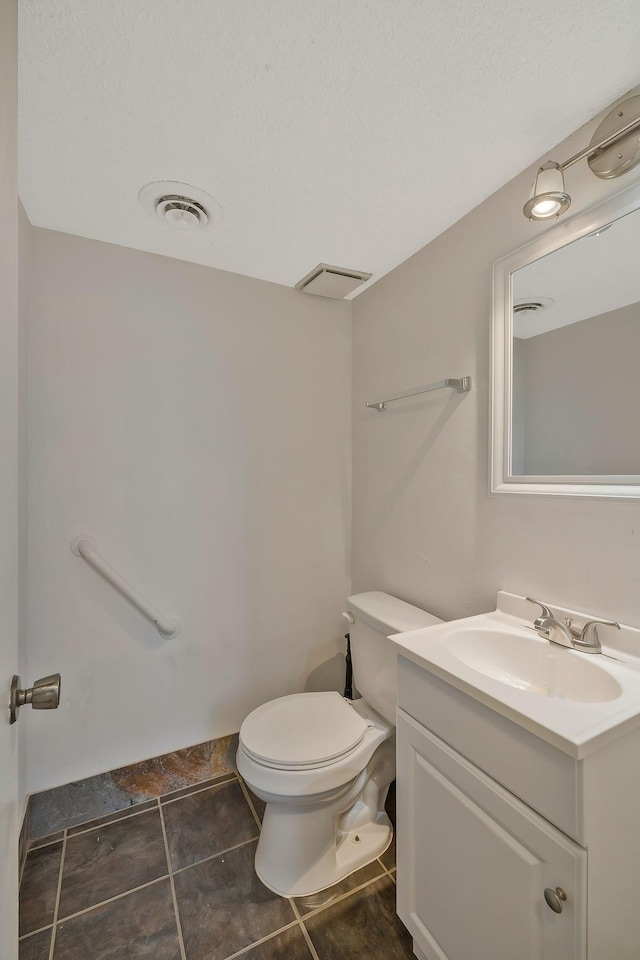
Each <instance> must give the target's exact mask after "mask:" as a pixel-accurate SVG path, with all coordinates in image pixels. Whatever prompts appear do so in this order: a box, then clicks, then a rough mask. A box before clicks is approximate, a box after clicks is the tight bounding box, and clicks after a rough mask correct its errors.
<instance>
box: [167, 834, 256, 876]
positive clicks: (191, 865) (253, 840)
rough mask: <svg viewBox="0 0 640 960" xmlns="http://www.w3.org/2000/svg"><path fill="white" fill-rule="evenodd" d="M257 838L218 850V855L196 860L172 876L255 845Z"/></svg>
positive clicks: (180, 868) (214, 854) (174, 872)
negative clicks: (249, 845) (250, 844)
mask: <svg viewBox="0 0 640 960" xmlns="http://www.w3.org/2000/svg"><path fill="white" fill-rule="evenodd" d="M257 839H258V838H257V837H250V838H249V839H248V840H243V841H242V843H236V845H235V847H227V848H226V849H225V850H219V851H218V853H212V854H211V855H210V856H208V857H203V858H202V860H196V862H195V863H188V864H187V866H186V867H179V868H178V869H177V870H174V871H173V876H174V877H175V876H176V875H177V874H179V873H184V871H185V870H191V868H192V867H199V866H200V864H201V863H206V862H207V860H215V859H216V857H223V856H224V855H225V853H231V851H232V850H239V849H240V847H246V846H247V844H248V843H255V842H256V840H257Z"/></svg>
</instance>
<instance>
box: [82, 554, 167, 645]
mask: <svg viewBox="0 0 640 960" xmlns="http://www.w3.org/2000/svg"><path fill="white" fill-rule="evenodd" d="M71 551H72V552H73V553H74V554H75V555H76V557H82V559H83V560H86V561H87V563H88V564H90V566H92V567H93V568H94V570H97V571H98V573H100V574H102V576H103V577H104V579H105V580H106V581H107V582H108V583H110V584H111V586H112V587H115V589H116V590H118V591H119V592H120V593H121V594H122V595H123V597H126V598H127V600H129V601H130V602H131V603H132V604H133V605H134V607H137V608H138V610H139V611H140V612H141V613H143V614H144V615H145V617H147V618H148V619H149V620H151V622H152V623H154V624H155V625H156V627H157V629H158V633H159V634H160V636H161V637H164V638H165V640H170V639H171V638H172V637H177V635H178V634H179V633H180V630H181V629H182V624H181V623H180V621H179V620H176V618H175V617H163V616H162V614H161V613H159V612H158V611H157V610H156V609H155V607H154V606H152V605H151V604H150V603H149V601H148V600H145V598H144V597H143V596H141V594H139V593H138V591H137V590H136V589H135V588H134V587H132V586H131V584H130V583H129V581H128V580H125V578H124V577H121V576H120V574H119V573H118V572H117V570H114V569H113V567H112V566H111V564H110V563H108V562H107V561H106V560H105V559H104V557H101V556H100V554H99V553H98V544H97V542H96V540H95V537H87V536H79V537H75V538H74V539H73V540H72V541H71Z"/></svg>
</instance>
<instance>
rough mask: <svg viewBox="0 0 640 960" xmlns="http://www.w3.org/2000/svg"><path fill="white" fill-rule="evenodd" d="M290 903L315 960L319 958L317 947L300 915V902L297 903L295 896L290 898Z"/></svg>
mask: <svg viewBox="0 0 640 960" xmlns="http://www.w3.org/2000/svg"><path fill="white" fill-rule="evenodd" d="M289 903H290V904H291V907H292V909H293V912H294V913H295V915H296V917H297V918H298V924H299V926H300V929H301V930H302V935H303V937H304V939H305V940H306V942H307V946H308V947H309V951H310V953H311V956H312V957H313V960H319V957H318V954H317V953H316V948H315V947H314V945H313V941H312V939H311V937H310V935H309V931H308V930H307V928H306V927H305V925H304V923H303V922H302V917H301V916H300V911H299V910H298V904H297V903H296V901H295V899H294V898H293V897H291V898H290V900H289Z"/></svg>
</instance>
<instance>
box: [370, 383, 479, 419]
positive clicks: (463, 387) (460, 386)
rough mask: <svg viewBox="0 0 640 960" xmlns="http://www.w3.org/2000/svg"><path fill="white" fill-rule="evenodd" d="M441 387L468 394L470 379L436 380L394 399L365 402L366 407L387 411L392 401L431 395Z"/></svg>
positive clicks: (398, 395) (400, 394)
mask: <svg viewBox="0 0 640 960" xmlns="http://www.w3.org/2000/svg"><path fill="white" fill-rule="evenodd" d="M443 387H453V389H454V390H457V391H458V392H459V393H468V392H469V390H471V377H460V379H459V380H455V379H453V378H452V377H447V379H446V380H438V382H437V383H427V384H426V385H425V386H424V387H416V388H415V390H407V391H406V393H397V394H396V395H395V396H394V397H386V398H385V399H384V400H367V406H368V407H372V408H373V409H374V410H378V412H380V411H382V410H386V409H387V404H388V403H393V401H394V400H404V398H405V397H415V396H417V395H418V394H419V393H431V391H432V390H442V388H443Z"/></svg>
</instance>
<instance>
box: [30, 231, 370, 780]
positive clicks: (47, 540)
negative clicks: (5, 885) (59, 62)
mask: <svg viewBox="0 0 640 960" xmlns="http://www.w3.org/2000/svg"><path fill="white" fill-rule="evenodd" d="M31 294H32V295H31V302H30V333H29V383H30V393H29V468H30V487H29V574H30V581H29V607H28V622H29V638H30V650H29V676H30V677H31V678H33V677H37V676H41V675H42V674H46V673H48V672H50V671H54V670H59V671H60V672H61V673H62V683H63V687H62V700H63V703H62V705H61V709H60V710H59V711H58V712H57V714H43V713H40V714H35V713H31V715H30V716H29V718H28V720H29V734H30V742H29V759H30V763H29V766H30V779H29V789H30V790H31V791H34V790H38V789H41V788H44V787H47V786H52V785H56V784H60V783H66V782H69V781H72V780H74V779H76V778H80V777H85V776H88V775H90V774H93V773H96V772H99V771H102V770H108V769H111V768H114V767H117V766H119V765H121V764H126V763H129V762H132V761H135V760H140V759H143V758H145V757H148V756H154V755H157V754H161V753H163V752H166V751H169V750H172V749H176V748H178V747H181V746H185V745H188V744H192V743H197V742H200V741H202V740H206V739H208V738H211V737H218V736H222V735H224V734H227V733H231V732H233V731H236V730H238V729H239V727H240V723H241V721H242V719H243V717H244V716H245V715H246V714H247V712H248V711H250V710H251V709H252V708H253V707H255V706H257V705H258V704H259V703H261V702H263V701H264V700H266V699H267V698H271V697H275V696H279V695H284V694H286V693H290V692H294V691H297V690H301V689H303V687H304V686H305V684H307V683H308V684H309V685H313V684H317V685H320V686H322V685H323V684H324V683H328V682H331V680H333V682H334V683H335V684H336V686H340V684H341V683H343V682H344V679H343V676H344V675H343V658H342V656H338V652H339V651H341V650H342V645H343V640H342V634H343V633H344V629H343V626H342V624H343V621H342V620H341V616H340V614H341V611H342V610H343V609H344V602H345V597H346V596H347V594H348V592H349V532H350V366H351V342H350V312H351V307H350V304H349V303H344V302H342V303H341V302H333V301H329V300H325V299H322V298H319V297H310V296H308V295H305V294H302V293H299V292H297V291H295V290H291V289H287V288H285V287H281V286H277V285H274V284H269V283H265V282H262V281H257V280H251V279H247V278H244V277H240V276H236V275H233V274H229V273H223V272H221V271H216V270H213V269H208V268H206V267H201V266H195V265H193V264H189V263H185V262H180V261H177V260H170V259H166V258H163V257H159V256H156V255H152V254H146V253H141V252H137V251H133V250H128V249H125V248H122V247H117V246H111V245H108V244H103V243H98V242H95V241H91V240H85V239H80V238H77V237H72V236H68V235H65V234H58V233H53V232H50V231H44V230H34V231H33V251H32V282H31ZM79 533H87V534H92V535H93V536H95V537H96V538H97V540H98V545H99V549H100V551H101V552H102V553H103V554H104V556H105V557H106V558H108V559H109V560H110V561H111V562H112V563H113V565H114V566H115V567H116V568H117V569H118V570H119V571H120V572H121V573H122V574H123V575H125V576H126V577H128V578H129V579H130V580H131V581H132V582H133V584H134V585H135V586H136V587H137V588H138V589H139V590H140V592H141V593H143V594H144V595H146V596H148V598H149V599H150V600H151V601H152V602H154V603H155V604H156V605H157V606H158V607H159V608H160V609H161V611H163V612H164V613H165V614H166V615H175V616H177V617H179V618H180V619H181V620H182V624H183V629H182V633H181V634H180V635H179V636H178V637H176V638H175V639H173V640H170V641H163V640H162V639H161V638H160V637H159V635H158V634H157V632H156V631H155V629H154V628H153V627H152V626H151V625H150V624H149V623H148V622H147V621H146V620H144V619H143V618H142V617H141V616H140V614H139V613H138V612H137V611H136V610H134V609H133V608H131V607H130V606H129V605H128V604H127V602H126V601H124V600H123V599H122V598H121V597H120V596H119V595H117V594H115V593H114V591H113V590H112V588H111V587H109V586H108V585H107V584H106V583H105V582H104V581H103V580H101V579H100V578H99V577H98V575H97V574H96V573H95V572H94V571H93V570H92V569H91V568H90V567H89V566H88V565H87V564H86V563H85V562H84V561H82V560H80V559H78V558H76V557H75V556H74V555H73V554H72V553H71V551H70V549H69V544H70V541H71V540H72V538H73V537H74V536H75V535H77V534H79ZM328 661H331V662H330V663H329V664H328V669H325V668H324V667H323V666H322V665H323V664H326V663H327V662H328ZM310 675H312V676H311V678H310V679H309V677H310Z"/></svg>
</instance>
